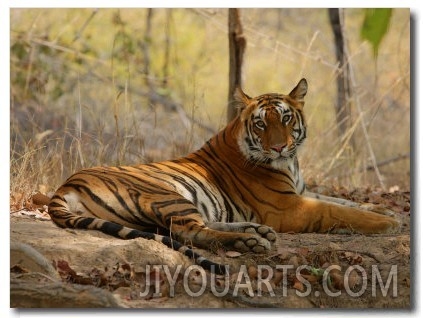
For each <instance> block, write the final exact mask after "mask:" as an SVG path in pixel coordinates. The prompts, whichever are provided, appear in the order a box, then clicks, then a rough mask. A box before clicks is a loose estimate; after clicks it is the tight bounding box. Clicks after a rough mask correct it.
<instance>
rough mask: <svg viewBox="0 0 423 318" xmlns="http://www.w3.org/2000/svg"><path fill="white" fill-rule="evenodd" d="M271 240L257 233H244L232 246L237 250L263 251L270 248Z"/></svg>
mask: <svg viewBox="0 0 423 318" xmlns="http://www.w3.org/2000/svg"><path fill="white" fill-rule="evenodd" d="M271 245H272V244H271V242H270V241H269V240H267V239H265V238H262V237H259V236H257V235H245V236H242V237H240V238H239V239H237V240H236V241H235V242H234V244H233V247H234V248H235V249H236V250H237V251H239V252H254V253H264V252H266V251H268V250H270V248H271Z"/></svg>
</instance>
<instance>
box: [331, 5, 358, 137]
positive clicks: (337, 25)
mask: <svg viewBox="0 0 423 318" xmlns="http://www.w3.org/2000/svg"><path fill="white" fill-rule="evenodd" d="M340 10H341V9H338V8H335V9H329V18H330V24H331V27H332V31H333V35H334V40H335V49H336V59H337V61H338V64H339V71H338V76H337V96H338V97H337V103H336V105H335V113H336V121H337V124H338V130H339V135H340V137H342V136H344V135H345V134H346V133H347V132H348V129H350V128H351V126H352V121H351V92H350V82H349V81H350V78H349V74H348V67H347V63H348V61H347V58H346V54H345V49H344V45H345V43H344V35H343V32H342V20H341V16H340ZM352 141H353V139H351V145H353V142H352Z"/></svg>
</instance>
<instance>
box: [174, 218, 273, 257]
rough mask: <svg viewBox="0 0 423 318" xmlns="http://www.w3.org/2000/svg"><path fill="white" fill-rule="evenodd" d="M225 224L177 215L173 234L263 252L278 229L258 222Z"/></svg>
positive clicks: (196, 242)
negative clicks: (274, 229)
mask: <svg viewBox="0 0 423 318" xmlns="http://www.w3.org/2000/svg"><path fill="white" fill-rule="evenodd" d="M237 224H238V223H233V224H225V223H214V222H210V223H207V224H205V223H204V221H203V219H202V218H201V215H200V214H199V213H198V215H190V216H189V217H186V216H173V217H172V221H171V226H170V229H171V234H172V235H175V237H176V238H177V239H178V240H180V241H182V240H185V241H188V242H191V243H192V244H193V245H195V246H198V247H202V248H210V246H211V245H212V244H214V243H218V244H221V245H223V246H224V247H225V248H227V249H230V250H236V251H240V252H254V253H263V252H265V251H267V250H270V248H271V243H272V242H274V241H275V240H276V233H275V232H274V231H273V230H272V229H271V228H270V227H268V226H263V225H260V224H254V223H247V222H245V223H241V225H240V226H237Z"/></svg>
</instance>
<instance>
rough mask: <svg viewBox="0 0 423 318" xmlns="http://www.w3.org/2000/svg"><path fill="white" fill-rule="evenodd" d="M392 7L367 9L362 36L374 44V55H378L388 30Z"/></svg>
mask: <svg viewBox="0 0 423 318" xmlns="http://www.w3.org/2000/svg"><path fill="white" fill-rule="evenodd" d="M391 16H392V9H389V8H382V9H365V16H364V22H363V25H362V27H361V37H362V39H364V40H367V41H369V42H370V43H371V44H372V46H373V55H374V57H375V58H376V57H377V55H378V50H379V45H380V42H381V41H382V39H383V37H384V36H385V34H386V33H387V31H388V27H389V24H390V21H391Z"/></svg>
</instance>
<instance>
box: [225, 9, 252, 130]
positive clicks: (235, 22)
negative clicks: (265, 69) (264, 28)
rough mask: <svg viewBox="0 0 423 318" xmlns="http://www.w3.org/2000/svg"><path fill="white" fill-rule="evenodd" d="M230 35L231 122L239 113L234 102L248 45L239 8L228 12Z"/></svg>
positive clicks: (229, 114) (229, 104)
mask: <svg viewBox="0 0 423 318" xmlns="http://www.w3.org/2000/svg"><path fill="white" fill-rule="evenodd" d="M228 37H229V92H228V111H227V120H228V122H230V121H231V120H232V119H233V118H235V117H236V116H237V114H238V110H237V108H236V107H235V103H234V92H235V89H236V87H241V84H242V78H241V76H242V62H243V57H244V51H245V47H246V43H247V42H246V40H245V37H244V35H243V34H242V25H241V18H240V12H239V9H229V14H228Z"/></svg>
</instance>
